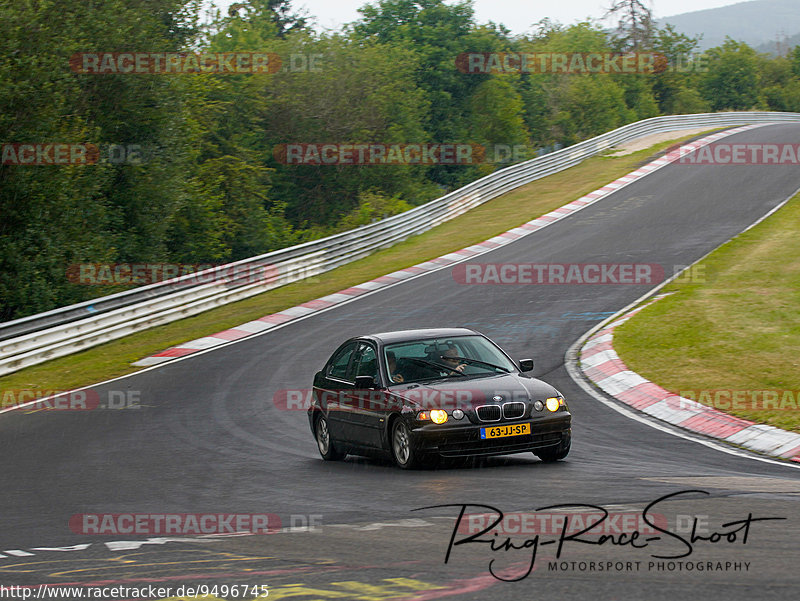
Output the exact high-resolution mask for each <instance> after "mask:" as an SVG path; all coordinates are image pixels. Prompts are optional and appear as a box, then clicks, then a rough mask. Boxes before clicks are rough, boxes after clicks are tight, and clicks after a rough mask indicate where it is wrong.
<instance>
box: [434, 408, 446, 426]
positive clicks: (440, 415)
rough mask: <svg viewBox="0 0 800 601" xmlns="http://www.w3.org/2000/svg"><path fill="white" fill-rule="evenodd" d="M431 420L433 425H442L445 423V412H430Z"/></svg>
mask: <svg viewBox="0 0 800 601" xmlns="http://www.w3.org/2000/svg"><path fill="white" fill-rule="evenodd" d="M431 420H432V421H433V423H434V424H443V423H444V422H446V421H447V411H444V410H442V409H433V410H432V411H431Z"/></svg>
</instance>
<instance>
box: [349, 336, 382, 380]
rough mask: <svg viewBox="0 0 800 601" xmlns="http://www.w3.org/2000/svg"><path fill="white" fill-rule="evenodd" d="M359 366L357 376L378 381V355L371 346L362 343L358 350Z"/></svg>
mask: <svg viewBox="0 0 800 601" xmlns="http://www.w3.org/2000/svg"><path fill="white" fill-rule="evenodd" d="M358 351H359V352H358V355H359V357H358V366H357V367H356V372H355V375H356V376H372V377H373V378H375V381H376V382H377V381H378V354H377V353H376V352H375V347H373V346H372V345H371V344H367V343H365V342H362V343H361V345H360V346H359V349H358Z"/></svg>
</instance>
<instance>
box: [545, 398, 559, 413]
mask: <svg viewBox="0 0 800 601" xmlns="http://www.w3.org/2000/svg"><path fill="white" fill-rule="evenodd" d="M544 403H545V405H546V406H547V410H548V411H558V408H559V407H560V406H561V399H559V398H557V397H554V396H551V397H550V398H549V399H547V400H546V401H545V402H544Z"/></svg>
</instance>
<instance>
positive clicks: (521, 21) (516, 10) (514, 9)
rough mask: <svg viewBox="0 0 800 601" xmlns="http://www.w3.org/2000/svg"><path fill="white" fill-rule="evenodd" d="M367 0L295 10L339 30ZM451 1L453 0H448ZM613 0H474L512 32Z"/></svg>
mask: <svg viewBox="0 0 800 601" xmlns="http://www.w3.org/2000/svg"><path fill="white" fill-rule="evenodd" d="M234 1H235V0H215V3H216V4H217V6H220V7H224V8H225V9H226V10H227V7H228V6H229V5H230V4H232V3H233V2H234ZM649 1H650V6H651V7H652V9H653V13H654V15H655V17H656V18H659V17H669V16H672V15H676V14H680V13H685V12H690V11H695V10H703V9H705V8H718V7H720V6H727V5H729V4H736V3H737V1H740V0H649ZM367 3H368V2H367V1H366V0H293V1H292V6H293V7H294V8H295V10H296V9H299V8H302V7H305V8H306V9H307V11H308V13H309V14H310V15H311V16H313V17H316V22H317V26H318V28H322V29H325V28H328V29H339V27H340V26H341V25H342V24H343V23H349V22H351V21H355V20H356V19H358V18H359V16H360V15H359V13H358V9H359V8H360V7H361V6H363V5H364V4H367ZM447 3H448V4H452V3H454V2H447ZM610 4H611V0H474V1H473V7H474V8H475V17H476V21H477V22H478V23H486V22H488V21H494V22H495V23H502V24H503V25H505V26H506V27H508V28H509V29H510V30H511V32H512V33H514V34H521V33H525V32H527V31H529V30H530V29H531V25H533V24H534V23H536V22H538V21H540V20H541V19H543V18H545V17H549V18H550V20H551V21H557V22H560V23H563V24H565V25H569V24H571V23H574V22H576V21H581V20H585V19H586V18H587V17H593V18H597V19H599V18H601V17H602V16H603V14H604V13H605V8H606V7H608V6H609V5H610Z"/></svg>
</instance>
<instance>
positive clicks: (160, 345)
mask: <svg viewBox="0 0 800 601" xmlns="http://www.w3.org/2000/svg"><path fill="white" fill-rule="evenodd" d="M695 137H697V136H696V135H693V136H684V137H682V138H676V139H675V140H670V141H665V142H661V143H659V144H656V145H654V146H652V147H650V148H647V149H645V150H640V151H638V152H635V153H632V154H629V155H625V156H621V157H607V156H598V157H594V158H591V159H588V160H586V161H584V162H583V163H581V164H580V165H576V166H575V167H571V168H570V169H567V170H565V171H562V172H560V173H557V174H554V175H551V176H548V177H546V178H542V179H540V180H537V181H535V182H532V183H530V184H528V185H526V186H522V187H520V188H518V189H516V190H514V191H512V192H509V193H507V194H504V195H503V196H501V197H499V198H496V199H494V200H492V201H490V202H487V203H485V204H483V205H481V206H480V207H477V208H475V209H472V210H471V211H469V212H467V213H465V214H464V215H461V216H459V217H457V218H456V219H453V220H451V221H448V222H447V223H444V224H442V225H440V226H437V227H435V228H434V229H432V230H430V231H428V232H425V233H424V234H420V235H418V236H414V237H413V238H410V239H409V240H406V241H404V242H401V243H399V244H396V245H395V246H392V247H391V248H388V249H385V250H381V251H378V252H376V253H374V254H372V255H370V256H369V257H366V258H365V259H361V260H359V261H356V262H354V263H350V264H348V265H344V266H342V267H339V268H338V269H335V270H332V271H330V272H327V273H325V274H322V275H321V276H318V277H315V278H313V281H303V282H298V283H295V284H290V285H288V286H283V287H281V288H277V289H275V290H271V291H269V292H265V293H264V294H260V295H258V296H254V297H251V298H249V299H246V300H243V301H239V302H236V303H232V304H230V305H226V306H224V307H219V308H217V309H212V310H210V311H207V312H205V313H201V314H200V315H196V316H194V317H188V318H186V319H182V320H180V321H176V322H173V323H170V324H167V325H163V326H159V327H156V328H153V329H150V330H146V331H143V332H139V333H137V334H132V335H130V336H127V337H125V338H121V339H119V340H115V341H113V342H108V343H106V344H103V345H100V346H97V347H94V348H91V349H87V350H86V351H83V352H80V353H76V354H74V355H69V356H67V357H62V358H59V359H54V360H52V361H48V362H46V363H42V364H40V365H35V366H33V367H29V368H26V369H23V370H20V371H18V372H15V373H13V374H9V375H7V376H3V377H0V391H2V390H14V389H36V390H42V389H44V390H67V389H71V388H76V387H79V386H85V385H88V384H93V383H96V382H101V381H103V380H107V379H109V378H113V377H117V376H121V375H123V374H127V373H131V372H134V371H137V370H138V369H140V368H136V367H133V366H131V365H130V364H131V363H132V362H133V361H137V360H139V359H141V358H142V357H147V356H149V355H152V354H154V353H157V352H159V351H161V350H164V349H166V348H169V347H171V346H175V345H177V344H180V343H182V342H186V341H188V340H194V339H195V338H200V337H201V336H207V335H209V334H213V333H214V332H218V331H221V330H225V329H228V328H231V327H234V326H236V325H239V324H242V323H245V322H247V321H251V320H253V319H257V318H259V317H263V316H264V315H269V314H270V313H275V312H277V311H281V310H283V309H286V308H288V307H292V306H295V305H297V304H300V303H303V302H306V301H308V300H312V299H315V298H319V297H321V296H325V295H326V294H331V293H333V292H337V291H338V290H342V289H344V288H348V287H350V286H354V285H356V284H360V283H361V282H365V281H367V280H371V279H373V278H376V277H379V276H381V275H384V274H387V273H390V272H392V271H395V270H398V269H403V268H405V267H410V266H411V265H415V264H417V263H421V262H423V261H427V260H429V259H433V258H435V257H439V256H441V255H443V254H447V253H449V252H453V251H455V250H459V249H461V248H464V247H466V246H470V245H471V244H475V243H478V242H482V241H483V240H486V239H488V238H491V237H493V236H496V235H497V234H501V233H503V232H505V231H508V230H509V229H511V228H514V227H517V226H519V225H521V224H523V223H525V222H527V221H530V220H531V219H534V218H536V217H538V216H540V215H543V214H545V213H547V212H549V211H552V210H553V209H555V208H557V207H560V206H562V205H564V204H566V203H568V202H571V201H572V200H575V199H577V198H580V197H581V196H583V195H585V194H588V193H589V192H592V191H593V190H596V189H598V188H600V187H602V186H604V185H605V184H607V183H609V182H611V181H613V180H615V179H617V178H619V177H621V176H623V175H625V174H627V173H629V172H631V171H633V170H634V169H636V168H637V167H638V166H639V165H641V164H643V163H644V162H647V160H649V159H650V158H651V157H652V156H653V154H655V153H657V152H660V151H663V150H664V149H665V148H668V147H669V146H670V145H672V144H674V143H675V142H680V141H684V140H687V139H691V138H695Z"/></svg>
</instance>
